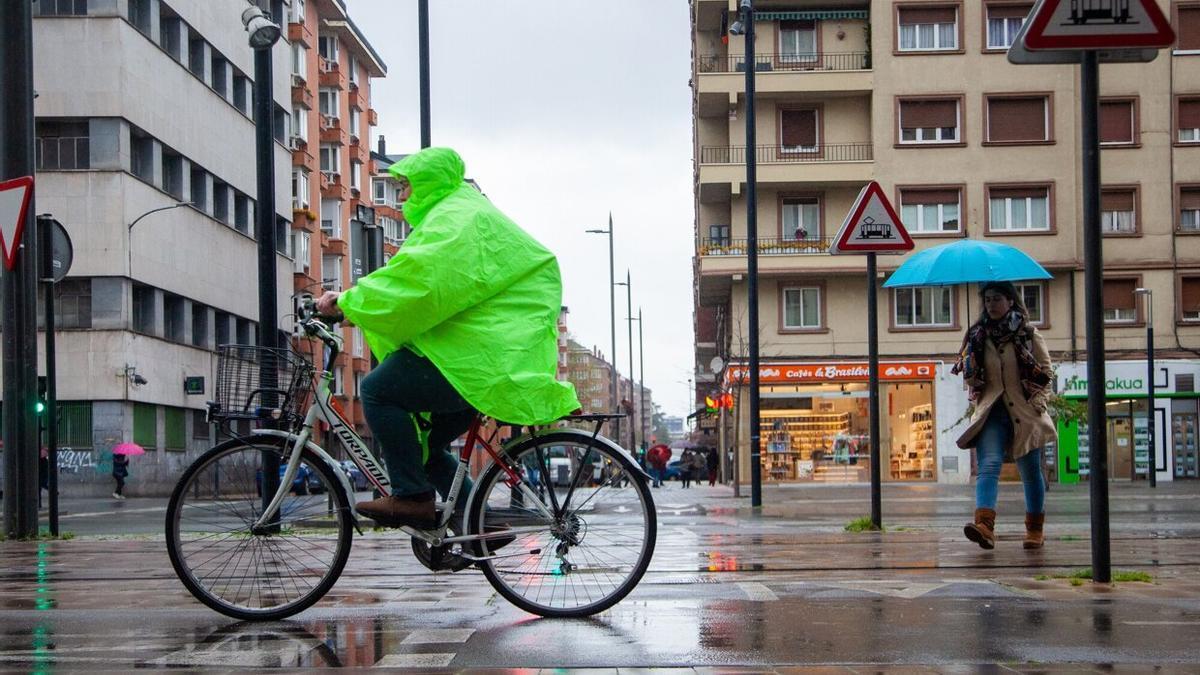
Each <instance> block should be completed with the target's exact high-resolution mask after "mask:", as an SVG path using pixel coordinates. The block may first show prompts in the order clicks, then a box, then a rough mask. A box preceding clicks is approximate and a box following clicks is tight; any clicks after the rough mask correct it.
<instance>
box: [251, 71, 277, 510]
mask: <svg viewBox="0 0 1200 675" xmlns="http://www.w3.org/2000/svg"><path fill="white" fill-rule="evenodd" d="M254 116H255V127H254V130H255V149H256V155H257V162H256V164H257V174H258V194H257V199H258V204H257V212H256V215H257V218H256V222H255V228H256V229H257V230H258V231H257V233H256V234H257V236H258V328H259V330H258V344H259V346H260V347H266V348H274V349H278V348H279V310H278V307H277V306H276V305H277V302H278V300H277V296H278V293H279V286H278V281H277V279H276V275H275V248H276V236H275V101H274V96H273V95H272V92H271V47H266V48H264V49H255V50H254ZM277 365H278V364H277V363H275V362H274V359H270V358H263V360H262V361H261V362H260V366H261V371H260V372H259V383H260V385H261V386H262V387H263V389H264V390H265V391H273V390H277V389H278V387H277V386H276V380H277V378H278V371H277V369H276V366H277ZM267 405H270V403H269V402H268V403H267ZM262 459H263V494H262V499H263V508H264V509H265V508H266V507H267V505H268V504H270V502H271V499H272V498H273V497H274V496H275V491H276V489H277V488H278V487H279V455H277V454H275V453H274V452H263V453H262Z"/></svg>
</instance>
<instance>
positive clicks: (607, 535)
mask: <svg viewBox="0 0 1200 675" xmlns="http://www.w3.org/2000/svg"><path fill="white" fill-rule="evenodd" d="M504 462H505V463H506V464H507V465H508V466H509V467H512V468H513V469H514V470H515V471H517V472H519V473H520V474H521V481H520V483H517V484H515V485H510V484H509V483H510V482H511V481H510V480H509V474H508V473H507V472H506V471H505V470H504V469H503V468H502V467H501V466H500V465H498V464H495V463H493V464H491V465H490V466H489V467H488V468H487V469H486V470H485V471H484V473H483V475H482V476H481V477H480V479H479V484H478V486H477V487H476V489H475V492H474V497H473V498H472V500H471V504H470V506H469V507H468V508H469V511H468V513H469V521H468V526H467V527H468V529H467V531H468V532H470V533H472V534H482V533H488V534H489V535H490V536H489V538H487V539H482V540H480V541H479V542H478V546H477V550H478V552H479V553H480V554H482V555H484V556H494V557H490V558H489V559H487V560H484V561H482V562H480V563H479V566H480V568H481V569H482V570H483V573H484V575H485V576H486V577H487V579H488V581H489V582H490V583H491V584H492V586H493V587H494V588H495V589H496V590H497V591H498V592H499V593H500V594H501V595H503V596H504V597H505V598H506V599H507V600H509V601H510V602H512V603H513V604H514V605H516V606H518V607H520V608H521V609H523V610H525V611H527V612H531V613H533V614H538V615H540V616H553V617H579V616H590V615H592V614H596V613H597V612H602V611H604V610H606V609H608V608H609V607H611V606H613V605H614V604H616V603H617V602H619V601H620V600H621V599H622V598H624V597H625V596H626V595H627V594H628V593H629V592H630V591H632V590H633V588H634V587H635V586H637V583H638V581H640V580H641V578H642V575H643V574H645V572H646V568H647V567H648V566H649V565H650V559H651V557H652V556H653V555H654V543H655V536H656V531H657V518H656V514H655V511H654V499H653V497H651V494H650V489H649V487H648V486H647V485H646V481H645V480H644V478H643V475H642V472H641V471H640V470H639V469H638V467H637V466H636V465H635V464H634V463H633V462H632V461H631V460H630V459H629V457H628V456H627V455H625V454H624V453H622V452H620V451H618V450H616V449H614V448H613V447H612V446H610V445H609V444H608V443H606V442H605V441H603V440H597V439H594V438H592V436H591V434H587V433H583V432H577V431H571V430H561V431H555V432H551V433H547V434H545V435H541V436H537V437H532V438H528V439H525V440H523V441H520V442H518V443H517V444H516V445H514V446H513V447H511V448H508V449H506V451H505V455H504ZM547 514H549V515H547ZM504 532H508V534H507V535H504V534H503V533H504Z"/></svg>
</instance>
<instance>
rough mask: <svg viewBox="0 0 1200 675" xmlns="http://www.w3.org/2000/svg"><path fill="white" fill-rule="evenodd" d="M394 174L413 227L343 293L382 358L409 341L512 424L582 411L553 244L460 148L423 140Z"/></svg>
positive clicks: (478, 403) (346, 309)
mask: <svg viewBox="0 0 1200 675" xmlns="http://www.w3.org/2000/svg"><path fill="white" fill-rule="evenodd" d="M390 172H391V173H392V175H394V176H397V177H401V176H402V177H404V178H406V179H407V180H408V182H409V184H410V185H412V196H411V197H409V199H408V201H407V202H405V204H404V216H405V220H407V221H408V223H409V224H410V225H412V228H413V230H412V234H410V235H409V237H408V239H407V240H406V241H405V242H404V245H403V246H402V247H401V248H400V250H399V252H397V253H396V255H394V256H392V259H391V260H389V261H388V263H387V265H385V266H383V267H382V268H380V269H378V270H376V271H374V272H372V273H371V274H369V275H367V276H365V277H363V278H361V279H359V280H358V283H357V284H356V285H355V286H354V287H353V288H350V289H348V290H347V291H346V292H344V293H342V295H341V297H339V298H338V308H339V309H341V310H342V312H343V313H344V314H345V315H346V319H347V320H349V321H350V322H351V323H353V324H354V325H356V326H358V327H359V328H361V329H362V331H363V335H364V336H365V337H366V340H367V343H368V344H369V345H370V347H371V351H372V352H373V353H374V354H375V357H376V358H378V359H379V360H380V361H383V360H384V359H385V358H387V356H388V355H389V354H391V353H392V352H394V351H396V350H397V349H400V348H401V347H408V348H410V349H412V350H413V351H415V352H417V353H418V354H421V355H423V356H425V357H426V358H428V359H429V360H430V361H432V362H433V364H434V365H436V366H437V367H438V369H439V370H440V371H441V372H442V374H443V375H445V377H446V379H447V380H448V381H449V382H450V384H452V385H453V386H454V388H455V389H456V390H457V391H458V393H459V394H461V395H462V397H463V398H464V399H466V400H467V402H468V403H470V404H471V405H472V406H473V407H474V408H475V409H476V410H479V411H480V412H482V413H484V414H485V415H488V416H490V417H493V418H496V419H499V420H503V421H505V422H511V423H514V424H526V425H528V424H546V423H548V422H551V421H553V420H556V419H558V418H560V417H562V416H564V415H568V414H570V413H571V412H573V411H575V410H577V409H578V408H579V401H578V400H577V399H576V398H575V388H574V387H573V386H572V385H571V384H570V383H567V382H559V381H558V380H556V379H555V372H556V367H557V362H558V313H559V309H560V307H561V304H562V281H561V278H560V276H559V271H558V261H557V259H556V258H555V257H554V254H553V253H551V252H550V251H548V250H546V248H545V247H543V246H542V245H541V244H539V243H538V242H537V241H535V240H534V238H533V237H531V236H529V235H528V234H527V233H526V232H525V231H524V230H522V229H521V228H520V227H518V226H517V224H516V223H514V222H513V221H512V220H509V218H508V217H507V216H505V215H504V214H503V213H501V212H500V211H499V210H498V209H497V208H496V207H495V206H493V205H492V203H491V202H490V201H488V200H487V198H485V197H484V196H483V195H481V194H479V191H478V190H476V189H474V188H473V187H471V186H470V185H468V184H467V183H466V182H465V181H464V180H463V176H464V175H465V166H464V165H463V161H462V159H461V158H460V157H459V156H458V153H456V152H454V151H453V150H451V149H449V148H428V149H426V150H422V151H421V152H418V153H416V154H414V155H410V156H408V157H406V158H404V159H403V160H401V161H400V162H398V163H396V164H394V165H393V166H392V167H391V169H390Z"/></svg>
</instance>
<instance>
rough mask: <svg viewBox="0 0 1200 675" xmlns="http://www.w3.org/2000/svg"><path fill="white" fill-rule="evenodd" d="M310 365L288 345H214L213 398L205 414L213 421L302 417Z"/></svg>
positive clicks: (292, 420)
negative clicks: (215, 362) (281, 347)
mask: <svg viewBox="0 0 1200 675" xmlns="http://www.w3.org/2000/svg"><path fill="white" fill-rule="evenodd" d="M311 383H312V366H311V365H310V364H309V363H308V361H306V360H304V358H303V357H302V356H300V355H299V354H296V353H294V352H292V351H290V350H288V349H273V348H270V347H258V346H254V345H220V346H219V347H217V385H216V388H215V400H214V401H212V402H211V403H209V417H210V419H213V420H216V421H228V420H279V421H280V422H281V423H283V424H284V425H285V426H289V427H290V426H294V425H296V424H299V423H300V422H302V421H303V417H302V415H303V413H304V406H305V404H306V403H307V399H308V393H309V391H310V390H311V388H312V385H311Z"/></svg>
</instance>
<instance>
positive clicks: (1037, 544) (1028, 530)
mask: <svg viewBox="0 0 1200 675" xmlns="http://www.w3.org/2000/svg"><path fill="white" fill-rule="evenodd" d="M1045 524H1046V514H1044V513H1026V514H1025V548H1041V547H1042V543H1043V542H1045V540H1046V536H1045V534H1043V532H1042V528H1043V526H1044V525H1045Z"/></svg>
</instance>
